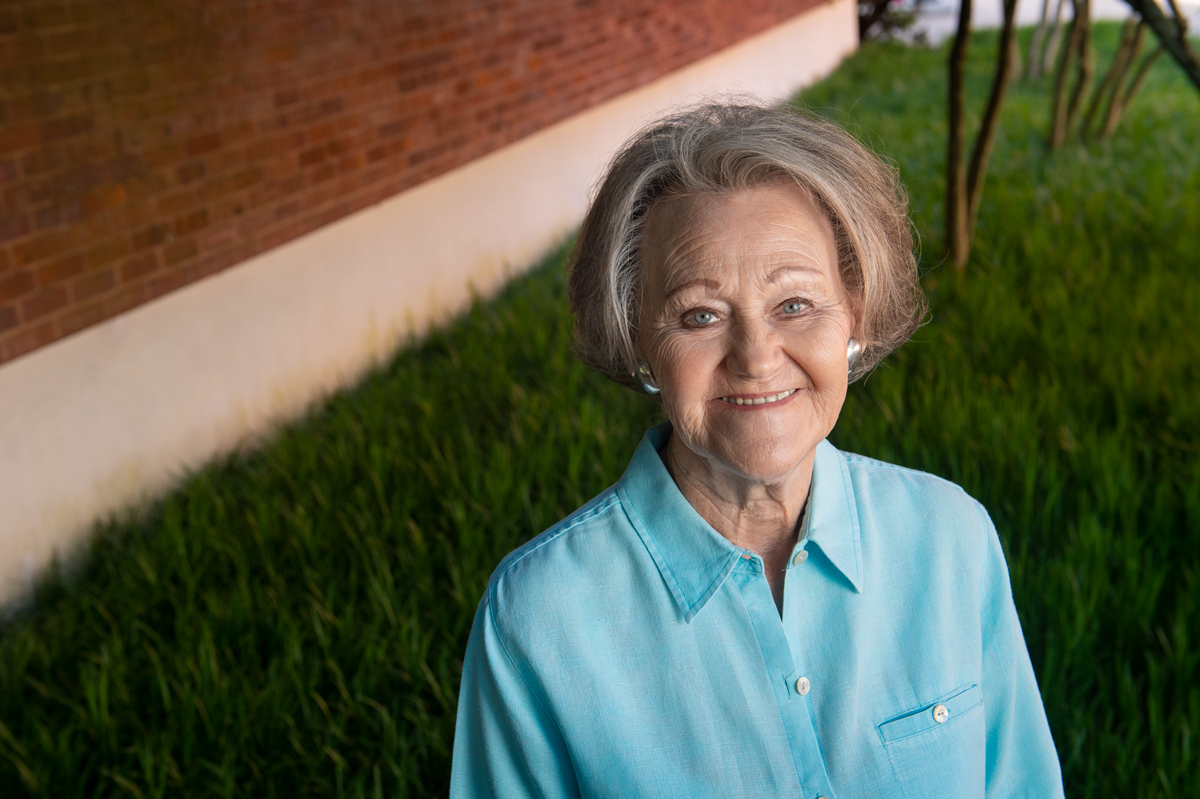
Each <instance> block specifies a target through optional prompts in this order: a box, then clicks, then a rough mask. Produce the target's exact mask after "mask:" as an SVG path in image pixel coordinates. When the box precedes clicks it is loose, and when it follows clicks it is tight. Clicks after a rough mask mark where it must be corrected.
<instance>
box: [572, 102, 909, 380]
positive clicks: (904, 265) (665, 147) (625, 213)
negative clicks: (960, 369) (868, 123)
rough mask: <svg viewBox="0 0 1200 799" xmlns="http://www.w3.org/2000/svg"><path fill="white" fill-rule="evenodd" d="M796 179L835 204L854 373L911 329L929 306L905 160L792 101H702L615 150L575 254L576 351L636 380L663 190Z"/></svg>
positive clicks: (832, 218)
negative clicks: (652, 229)
mask: <svg viewBox="0 0 1200 799" xmlns="http://www.w3.org/2000/svg"><path fill="white" fill-rule="evenodd" d="M787 180H794V181H795V182H796V183H797V184H799V185H800V186H801V187H802V188H804V189H806V190H807V191H808V192H809V193H810V194H811V195H812V196H813V198H814V199H815V200H816V202H817V204H818V205H819V206H820V207H821V208H822V209H823V210H824V211H825V213H826V214H827V215H828V218H829V222H830V224H831V226H832V227H833V233H834V240H835V242H836V245H837V253H838V269H839V272H840V274H841V278H842V283H843V285H844V286H845V288H846V290H847V292H848V293H849V294H850V296H851V300H852V303H853V306H854V308H855V311H856V314H855V316H856V327H855V331H854V337H855V338H856V339H858V341H859V342H860V343H861V344H862V345H863V353H862V356H861V357H860V359H859V363H858V365H857V367H856V368H855V370H854V375H852V378H853V379H857V377H860V376H862V375H864V374H866V373H867V372H868V371H870V369H871V368H872V367H874V366H875V365H876V364H878V363H879V361H881V360H882V359H883V358H884V357H885V356H886V355H888V354H889V353H891V352H892V351H894V350H895V349H896V348H897V347H899V346H900V345H901V344H903V343H904V342H905V341H907V340H908V339H909V337H910V336H912V334H913V332H914V331H915V330H916V328H917V326H918V325H919V324H920V321H921V319H922V318H923V316H924V314H925V295H924V293H923V292H922V291H921V286H920V283H919V282H918V274H917V264H916V259H915V258H914V257H913V237H912V233H911V231H910V227H909V225H910V223H909V219H908V213H907V208H908V200H907V198H906V196H905V194H904V189H903V187H902V186H901V184H900V179H899V177H898V175H897V174H896V170H895V168H894V167H892V166H891V165H889V164H886V163H885V162H884V161H882V160H881V159H880V158H879V157H878V156H876V155H875V154H874V153H872V152H871V151H870V150H868V149H867V148H866V147H864V146H863V145H862V144H860V143H859V142H857V141H856V140H855V139H854V138H853V137H852V136H850V134H848V133H846V131H844V130H842V129H841V128H840V127H838V126H836V125H834V124H832V123H829V122H825V121H822V120H819V119H816V118H814V117H812V116H809V115H806V114H802V113H797V112H795V111H793V110H789V109H783V108H763V107H757V106H750V105H718V104H710V105H703V106H699V107H697V108H694V109H691V110H689V111H685V112H683V113H680V114H677V115H674V116H670V117H667V118H665V119H663V120H661V121H659V122H656V123H654V124H652V125H650V126H649V127H647V128H645V129H644V130H642V131H641V132H640V133H638V134H636V135H635V136H634V137H633V138H632V139H630V140H629V142H627V143H626V144H625V146H624V147H623V148H622V149H621V151H620V152H619V153H618V154H617V155H616V157H615V158H614V159H613V161H612V163H611V165H610V166H609V168H608V173H607V175H606V177H605V178H604V181H603V183H602V184H601V186H600V190H599V192H598V193H597V194H596V198H595V200H593V202H592V205H591V208H590V209H589V210H588V213H587V216H586V217H585V218H584V221H583V227H582V228H581V230H580V233H579V239H578V241H577V242H576V244H575V249H574V251H573V252H572V254H571V261H570V277H569V280H568V287H567V288H568V296H569V298H570V305H571V312H572V313H573V314H574V315H575V344H576V352H577V354H578V356H579V358H580V360H582V361H583V362H584V363H586V364H588V365H589V366H591V367H592V368H594V369H596V370H597V371H599V372H600V373H601V374H603V375H604V376H606V377H608V378H610V379H611V380H614V381H615V382H617V383H620V384H622V385H625V386H629V387H631V388H635V389H636V388H638V387H639V383H638V381H637V380H635V379H634V378H633V373H634V372H635V371H636V369H637V355H636V354H635V342H636V341H637V320H638V314H639V312H640V306H641V268H642V258H641V246H642V228H643V224H644V222H645V219H646V215H647V213H648V212H649V211H650V208H651V207H652V206H653V205H654V204H655V202H657V201H658V200H659V199H661V198H663V197H668V196H670V197H678V196H698V195H713V194H716V195H721V194H728V193H731V192H736V191H741V190H745V189H751V188H756V187H759V186H763V185H767V184H771V183H777V182H779V181H787Z"/></svg>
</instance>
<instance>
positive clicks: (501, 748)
mask: <svg viewBox="0 0 1200 799" xmlns="http://www.w3.org/2000/svg"><path fill="white" fill-rule="evenodd" d="M530 678H531V674H530V673H529V671H528V668H527V667H526V668H525V669H522V668H521V667H520V666H518V665H517V662H516V661H515V660H514V659H513V657H512V656H511V654H510V652H509V649H508V647H507V646H506V643H505V641H504V639H503V637H502V632H501V630H500V629H499V628H498V626H497V624H496V618H495V610H494V598H493V597H492V596H491V590H489V592H488V593H487V594H485V595H484V598H483V600H482V601H481V602H480V603H479V609H478V611H476V613H475V623H474V626H473V627H472V628H471V637H470V640H469V641H468V643H467V652H466V655H465V656H464V658H463V675H462V686H461V687H460V688H459V694H458V716H457V720H456V723H455V730H454V755H453V760H452V764H451V771H450V797H451V799H468V797H469V798H470V799H476V798H477V797H493V796H494V797H506V798H507V797H514V798H516V799H519V797H545V799H558V798H559V797H578V796H579V788H578V785H577V784H576V780H575V775H574V771H573V769H572V767H571V762H570V758H569V756H568V754H567V750H566V746H565V745H564V743H563V740H562V735H561V734H560V732H559V730H558V726H557V724H556V723H555V722H554V719H553V718H552V717H551V715H550V714H549V713H548V712H547V711H546V707H545V703H544V699H543V698H542V697H541V696H540V695H539V693H538V692H536V691H535V690H534V689H533V688H531V686H530Z"/></svg>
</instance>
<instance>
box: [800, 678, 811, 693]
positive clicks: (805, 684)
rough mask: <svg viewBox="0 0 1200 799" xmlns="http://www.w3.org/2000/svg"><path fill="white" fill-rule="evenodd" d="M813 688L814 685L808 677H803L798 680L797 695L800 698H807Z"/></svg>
mask: <svg viewBox="0 0 1200 799" xmlns="http://www.w3.org/2000/svg"><path fill="white" fill-rule="evenodd" d="M811 688H812V683H810V682H809V681H808V678H807V677H801V678H800V679H798V680H796V693H798V694H800V696H807V695H808V692H809V690H810V689H811Z"/></svg>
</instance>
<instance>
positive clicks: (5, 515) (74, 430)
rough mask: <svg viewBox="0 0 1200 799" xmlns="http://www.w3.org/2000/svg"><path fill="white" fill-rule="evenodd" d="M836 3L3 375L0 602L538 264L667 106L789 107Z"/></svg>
mask: <svg viewBox="0 0 1200 799" xmlns="http://www.w3.org/2000/svg"><path fill="white" fill-rule="evenodd" d="M856 20H857V17H856V6H855V4H854V3H852V2H850V0H835V2H830V3H827V4H825V5H823V6H820V7H818V8H816V9H813V10H811V11H809V12H806V13H804V14H802V15H800V16H799V17H797V18H795V19H793V20H791V21H789V22H786V23H784V24H782V25H779V26H777V27H775V28H773V29H771V30H769V31H767V32H765V33H763V34H760V35H758V36H755V37H753V38H751V39H748V40H746V41H743V42H741V43H739V44H737V45H735V46H734V47H731V48H729V49H727V50H724V51H722V52H720V53H717V54H716V55H714V56H711V57H709V58H706V59H704V60H702V61H699V62H697V63H695V64H692V65H690V66H688V67H686V68H684V69H682V70H679V71H678V72H675V73H672V74H671V75H668V76H666V77H664V78H662V79H661V80H658V81H655V82H654V83H652V84H650V85H647V86H644V87H642V88H640V89H637V90H635V91H632V92H629V93H627V94H625V95H623V96H621V97H618V98H617V99H615V100H612V101H610V102H607V103H604V104H603V105H601V106H598V107H596V108H594V109H591V110H589V111H586V112H584V113H582V114H579V115H577V116H575V117H573V118H571V119H568V120H566V121H564V122H562V123H560V124H557V125H554V126H552V127H550V128H547V129H546V130H543V131H540V132H539V133H537V134H535V135H533V136H530V137H528V138H526V139H523V140H522V141H519V142H517V143H515V144H513V145H511V146H508V147H505V148H504V149H502V150H499V151H497V152H495V153H492V154H490V155H488V156H486V157H484V158H481V159H479V160H477V161H474V162H472V163H470V164H468V165H466V166H464V167H462V168H460V169H457V170H455V171H453V172H451V173H448V174H446V175H444V176H442V177H440V178H437V179H435V180H431V181H429V182H427V183H424V184H422V185H420V186H418V187H416V188H414V189H412V190H410V191H407V192H404V193H402V194H400V195H397V196H396V197H393V198H391V199H389V200H387V201H385V202H382V203H380V204H378V205H376V206H373V207H371V208H368V209H366V210H364V211H361V212H359V213H356V214H354V215H352V216H350V217H347V218H346V219H342V220H340V221H338V222H335V223H333V224H331V225H328V226H326V227H324V228H321V229H320V230H318V231H315V232H313V233H311V234H309V235H307V236H304V237H302V238H300V239H297V240H295V241H292V242H290V243H288V244H285V245H283V246H280V247H278V248H276V249H274V250H271V251H270V252H267V253H264V254H262V255H260V256H257V257H255V258H252V259H250V260H248V261H246V262H244V263H242V264H239V265H238V266H236V267H234V268H232V269H229V270H227V271H225V272H222V273H220V274H218V275H216V276H214V277H211V278H208V279H206V280H203V281H200V282H199V283H195V284H193V285H190V286H187V287H185V288H183V289H180V290H179V291H176V292H174V293H172V294H170V295H167V296H165V297H163V298H161V299H159V300H156V301H154V302H151V303H148V304H146V305H144V306H141V307H139V308H136V309H134V310H133V311H130V312H129V313H126V314H124V315H122V316H120V317H117V318H114V319H112V320H109V321H107V322H104V323H102V324H100V325H97V326H95V327H92V328H90V329H88V330H86V331H84V332H82V333H80V334H78V335H75V336H72V337H70V338H67V339H64V340H62V341H59V342H56V343H54V344H52V345H50V346H47V347H44V348H42V349H40V350H37V351H36V352H34V353H32V354H30V355H28V356H26V357H23V358H19V359H17V360H15V361H12V362H10V363H7V364H5V365H3V366H0V600H6V599H11V598H13V597H16V596H19V595H21V594H22V593H24V592H25V591H26V590H27V589H28V588H29V586H31V585H32V580H33V578H34V576H35V575H36V574H37V572H38V570H39V569H41V568H42V567H43V566H44V565H45V564H47V563H48V562H49V560H50V558H51V557H52V555H53V553H54V552H55V551H58V552H60V553H62V554H64V555H69V553H70V551H71V549H72V548H73V546H74V545H75V544H77V542H79V541H80V539H81V538H82V536H84V535H85V534H86V533H87V531H88V530H89V528H90V526H91V525H92V524H93V523H94V521H95V520H96V519H97V518H99V517H102V516H105V515H107V514H111V513H114V512H117V511H120V510H121V509H122V508H126V507H129V506H131V505H133V504H135V503H138V502H140V501H142V500H144V499H146V498H148V497H151V496H154V495H156V494H159V493H160V492H162V491H164V490H165V489H167V488H169V487H170V486H171V485H172V484H173V483H174V482H175V481H176V480H177V479H178V478H179V476H180V475H181V474H182V473H183V471H184V470H186V469H188V468H195V467H197V466H200V465H202V464H203V463H204V462H205V461H206V460H208V459H209V458H211V457H212V456H213V455H215V454H218V453H221V452H227V451H229V450H231V449H232V448H234V447H237V446H241V445H244V444H246V443H249V442H252V441H253V438H254V437H255V436H257V435H261V434H262V433H263V432H264V431H267V430H269V429H270V428H271V426H272V425H274V424H278V423H279V422H282V421H286V420H287V419H289V418H294V417H295V416H296V415H297V414H299V413H300V412H302V411H303V410H304V409H305V407H307V406H308V405H309V404H310V403H311V402H313V401H314V400H316V399H319V398H320V397H321V396H323V395H325V394H327V393H328V392H330V391H331V390H333V389H336V388H338V387H340V386H343V385H346V384H347V383H349V382H351V381H353V380H354V379H355V378H356V377H358V376H360V375H361V374H362V373H363V372H364V370H366V369H368V368H370V367H371V366H372V365H375V364H378V363H380V362H381V361H382V360H384V359H385V358H387V357H388V356H390V355H391V354H392V353H393V352H394V350H395V347H396V346H397V344H398V343H399V342H401V341H402V340H403V339H404V338H405V337H406V336H407V334H409V333H410V332H420V331H422V330H424V329H426V328H427V327H428V326H429V325H431V324H436V323H439V322H442V321H444V320H446V319H447V318H448V317H450V316H451V315H453V314H455V313H456V312H458V311H461V310H462V309H463V308H464V307H465V306H466V305H467V303H468V302H469V297H470V291H471V290H472V289H473V290H474V291H476V292H479V293H481V294H483V295H488V294H491V293H492V292H494V291H495V290H496V289H497V288H499V287H500V286H501V285H502V284H503V283H504V281H505V280H506V279H507V278H508V277H510V276H511V275H512V274H514V273H515V272H516V271H519V270H521V269H524V268H526V267H528V266H530V265H532V264H533V263H535V262H536V261H537V259H538V258H539V257H540V256H541V255H542V254H543V253H545V252H546V251H547V250H548V249H549V248H551V247H553V246H554V245H555V244H556V243H558V242H559V241H561V240H562V238H563V237H564V236H566V235H567V234H568V233H569V232H570V231H571V230H572V229H573V228H574V227H575V226H576V225H578V223H579V222H580V220H581V219H582V218H583V213H584V211H585V208H586V205H587V199H588V196H589V191H590V190H591V189H592V188H593V184H595V182H596V181H597V179H598V178H599V176H600V173H601V170H602V168H603V166H604V164H605V163H606V162H607V160H608V159H609V158H610V157H611V156H612V155H613V153H614V152H615V150H616V148H617V147H618V146H619V145H620V144H621V143H622V142H623V141H624V140H625V139H626V138H627V137H628V136H629V135H630V134H631V133H632V132H633V131H634V130H635V129H637V128H638V127H639V126H640V125H642V124H644V123H646V122H648V121H650V120H651V119H653V118H655V117H657V116H659V115H661V114H662V113H663V112H664V111H665V110H667V109H669V108H672V107H677V106H680V105H683V104H687V103H691V102H695V101H697V100H699V99H702V98H704V97H708V96H715V95H721V94H726V93H731V92H735V93H742V92H744V93H749V94H753V95H757V96H759V97H762V98H764V99H767V100H771V101H777V100H781V99H784V98H785V97H787V96H789V95H790V94H791V93H793V92H794V91H796V90H797V89H799V88H801V87H802V86H804V85H806V84H808V83H811V82H812V81H814V80H816V79H817V78H819V77H821V76H823V75H825V74H827V73H828V72H830V71H831V70H832V69H833V68H834V67H835V66H836V65H837V63H838V62H839V61H840V60H841V59H842V58H843V57H844V56H845V55H846V54H848V53H850V52H851V51H852V50H854V48H855V47H856V46H857V44H858V33H857V21H856Z"/></svg>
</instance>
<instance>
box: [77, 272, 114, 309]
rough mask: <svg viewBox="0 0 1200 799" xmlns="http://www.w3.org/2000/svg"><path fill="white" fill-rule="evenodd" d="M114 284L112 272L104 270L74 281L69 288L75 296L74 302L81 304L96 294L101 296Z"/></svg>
mask: <svg viewBox="0 0 1200 799" xmlns="http://www.w3.org/2000/svg"><path fill="white" fill-rule="evenodd" d="M116 284H117V280H116V277H115V276H114V275H113V270H111V269H106V270H104V271H103V272H97V273H95V274H91V275H87V276H85V277H82V278H80V279H79V280H77V281H75V285H74V286H72V287H71V293H72V294H74V295H75V301H76V302H83V301H84V300H88V299H91V298H92V297H95V296H96V295H98V294H103V293H104V292H106V291H108V290H109V289H111V288H112V287H113V286H115V285H116Z"/></svg>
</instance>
